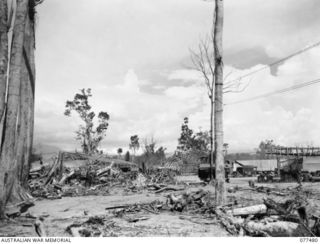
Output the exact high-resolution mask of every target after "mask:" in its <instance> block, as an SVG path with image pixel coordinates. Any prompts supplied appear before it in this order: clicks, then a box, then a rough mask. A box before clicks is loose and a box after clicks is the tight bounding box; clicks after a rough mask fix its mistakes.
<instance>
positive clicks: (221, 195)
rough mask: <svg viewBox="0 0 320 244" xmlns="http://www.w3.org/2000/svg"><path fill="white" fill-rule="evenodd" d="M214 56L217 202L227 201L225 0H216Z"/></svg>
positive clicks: (218, 203)
mask: <svg viewBox="0 0 320 244" xmlns="http://www.w3.org/2000/svg"><path fill="white" fill-rule="evenodd" d="M215 3H216V6H215V23H214V41H213V45H214V56H215V97H214V115H215V116H214V140H215V142H214V150H215V165H216V167H215V168H216V185H215V186H216V204H217V205H223V204H224V203H225V196H226V186H225V172H224V155H223V54H222V52H223V49H222V30H223V0H216V1H215Z"/></svg>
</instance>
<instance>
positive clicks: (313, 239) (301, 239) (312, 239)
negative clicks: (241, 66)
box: [300, 237, 318, 243]
mask: <svg viewBox="0 0 320 244" xmlns="http://www.w3.org/2000/svg"><path fill="white" fill-rule="evenodd" d="M300 242H305V243H307V242H311V243H316V242H318V238H317V237H301V238H300Z"/></svg>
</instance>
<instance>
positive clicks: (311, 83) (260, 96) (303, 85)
mask: <svg viewBox="0 0 320 244" xmlns="http://www.w3.org/2000/svg"><path fill="white" fill-rule="evenodd" d="M319 82H320V79H316V80H312V81H307V82H302V83H299V84H296V85H293V86H290V87H287V88H284V89H280V90H276V91H273V92H268V93H265V94H261V95H258V96H254V97H251V98H247V99H243V100H240V101H236V102H231V103H228V104H225V105H235V104H239V103H245V102H249V101H253V100H257V99H261V98H265V97H270V96H273V95H276V94H281V93H287V92H291V91H294V90H297V89H301V88H303V87H307V86H312V85H315V84H317V83H319Z"/></svg>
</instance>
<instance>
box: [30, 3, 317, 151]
mask: <svg viewBox="0 0 320 244" xmlns="http://www.w3.org/2000/svg"><path fill="white" fill-rule="evenodd" d="M213 8H214V5H213V2H209V1H203V0H134V1H133V0H108V1H103V0H90V1H89V0H68V1H61V0H47V1H44V3H43V4H41V5H40V6H39V7H38V23H37V29H36V40H37V41H36V62H37V75H36V82H37V86H36V114H35V116H36V117H35V143H36V144H37V143H41V144H43V145H44V144H45V145H52V146H58V147H59V148H62V149H65V150H74V149H75V148H79V145H78V143H77V142H76V141H75V140H74V137H75V136H74V131H75V130H76V129H77V127H78V125H79V122H80V121H79V119H78V118H77V117H76V116H75V115H74V116H72V117H70V118H68V117H65V116H64V115H63V112H64V104H65V101H66V100H67V99H71V98H72V97H73V96H74V94H75V93H76V92H77V91H78V90H79V89H81V88H92V93H93V97H92V99H91V103H92V105H93V108H94V110H95V111H96V112H99V111H101V110H104V111H107V112H108V113H109V114H110V116H111V120H110V127H109V129H108V132H107V136H106V139H105V140H104V142H103V145H102V148H104V150H105V151H108V152H110V153H115V152H116V149H117V148H119V147H122V148H124V149H126V148H127V147H128V143H129V138H130V136H131V135H134V134H138V135H139V137H140V138H145V137H151V136H153V137H154V138H155V139H156V141H157V142H158V143H159V144H161V145H163V146H165V147H167V148H168V151H173V150H174V149H175V148H176V146H177V138H178V136H179V133H180V126H181V123H182V121H183V118H184V117H185V116H188V117H189V120H190V126H191V127H192V128H193V129H194V130H195V131H197V130H199V129H202V130H206V129H208V127H209V108H210V107H209V100H208V97H207V96H206V90H205V87H204V86H203V81H202V80H201V77H199V74H198V73H197V72H196V71H194V70H192V69H190V55H189V49H194V48H195V47H196V46H197V44H198V42H199V39H200V38H202V37H204V36H206V35H207V34H208V33H209V32H210V30H211V27H212V14H213ZM319 12H320V1H319V0H281V1H279V0H268V1H265V0H254V1H253V0H226V1H225V24H224V57H225V61H224V64H225V73H226V74H227V73H229V72H230V71H232V73H231V75H230V76H229V79H232V78H236V77H238V76H239V75H242V74H246V73H247V72H249V71H252V70H256V69H259V68H260V67H262V66H263V65H265V64H268V63H271V62H274V61H276V60H278V59H280V58H282V57H284V56H287V55H289V54H291V53H293V52H296V51H297V50H299V49H302V48H304V47H306V46H308V45H310V44H313V43H316V42H317V41H320V32H319V27H320V26H319V25H320V15H319ZM319 67H320V47H317V48H313V49H312V50H309V51H307V52H304V53H303V54H301V55H299V56H296V57H294V58H292V59H290V60H288V61H286V62H284V63H282V64H281V65H278V66H277V67H276V68H274V69H272V70H270V69H265V70H264V71H263V72H259V73H257V74H255V75H253V76H250V77H248V78H247V79H245V80H244V82H246V83H248V84H249V85H248V87H247V89H246V90H245V91H244V92H242V93H234V94H226V95H225V103H226V104H228V103H232V102H234V101H239V100H243V99H246V98H250V97H253V96H257V95H260V94H265V93H268V92H272V91H275V90H278V89H282V88H286V87H290V86H292V85H295V84H298V83H301V82H306V81H310V80H314V79H317V78H320V69H319ZM319 92H320V84H319V85H314V86H310V87H306V88H303V89H299V90H296V91H295V92H291V93H286V94H279V95H275V96H271V97H268V98H264V99H260V100H254V101H251V102H247V103H240V104H235V105H226V106H225V115H224V122H225V124H224V128H225V142H228V143H229V145H230V150H231V151H234V152H239V151H253V149H254V148H256V147H257V145H258V144H259V142H260V141H261V140H263V139H274V140H275V141H276V143H278V144H282V145H288V146H289V145H300V144H301V145H305V144H313V145H320V136H319V135H320V123H318V122H319V121H320V110H319V108H318V104H320V96H319V94H320V93H319Z"/></svg>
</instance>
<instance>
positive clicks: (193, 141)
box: [177, 117, 210, 152]
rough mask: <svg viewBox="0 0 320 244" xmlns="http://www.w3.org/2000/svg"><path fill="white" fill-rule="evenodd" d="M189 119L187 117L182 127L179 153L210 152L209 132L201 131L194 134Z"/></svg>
mask: <svg viewBox="0 0 320 244" xmlns="http://www.w3.org/2000/svg"><path fill="white" fill-rule="evenodd" d="M188 124H189V119H188V117H185V118H184V120H183V124H182V125H181V134H180V138H179V139H178V142H179V144H178V147H177V150H178V151H179V152H186V151H189V150H196V151H203V152H207V151H209V147H210V135H209V132H207V131H199V132H197V133H195V134H194V133H193V130H192V129H190V128H189V125H188Z"/></svg>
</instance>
